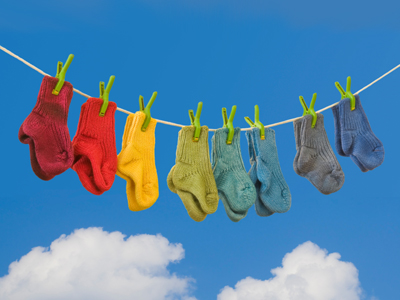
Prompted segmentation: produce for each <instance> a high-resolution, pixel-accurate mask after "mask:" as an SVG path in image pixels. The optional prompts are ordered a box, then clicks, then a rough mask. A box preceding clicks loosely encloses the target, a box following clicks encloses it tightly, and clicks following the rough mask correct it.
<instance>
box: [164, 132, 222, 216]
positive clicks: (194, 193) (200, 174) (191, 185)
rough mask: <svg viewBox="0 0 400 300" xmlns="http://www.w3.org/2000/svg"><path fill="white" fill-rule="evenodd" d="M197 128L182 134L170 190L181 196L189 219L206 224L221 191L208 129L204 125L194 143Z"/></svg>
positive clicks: (172, 171)
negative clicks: (212, 166) (217, 183)
mask: <svg viewBox="0 0 400 300" xmlns="http://www.w3.org/2000/svg"><path fill="white" fill-rule="evenodd" d="M194 134H195V127H194V126H187V127H183V128H182V129H181V130H180V131H179V137H178V146H177V149H176V160H175V162H176V164H175V166H173V167H172V169H171V171H170V172H169V174H168V178H167V183H168V187H169V189H170V190H171V191H172V192H173V193H176V194H178V195H179V197H180V198H181V200H182V202H183V205H184V206H185V208H186V210H187V212H188V214H189V216H190V217H191V218H192V219H193V220H195V221H197V222H200V221H203V220H204V219H205V218H206V216H207V214H212V213H214V212H215V211H216V210H217V208H218V201H219V198H218V190H217V185H216V183H215V179H214V175H213V172H212V168H211V163H210V155H209V147H208V127H207V126H201V131H200V136H199V140H198V141H197V142H195V141H193V136H194Z"/></svg>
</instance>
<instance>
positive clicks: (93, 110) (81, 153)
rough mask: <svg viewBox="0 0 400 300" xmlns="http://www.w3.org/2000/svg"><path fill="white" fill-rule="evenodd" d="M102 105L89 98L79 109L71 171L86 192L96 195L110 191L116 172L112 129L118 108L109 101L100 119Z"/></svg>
mask: <svg viewBox="0 0 400 300" xmlns="http://www.w3.org/2000/svg"><path fill="white" fill-rule="evenodd" d="M102 104H103V99H99V98H89V99H88V100H87V101H86V103H84V104H83V105H82V108H81V114H80V116H79V123H78V129H77V132H76V135H75V137H74V139H73V140H72V145H73V147H74V156H75V159H74V163H73V165H72V169H73V170H75V171H76V173H78V176H79V179H80V181H81V182H82V185H83V186H84V187H85V189H87V190H88V191H89V192H91V193H92V194H95V195H101V194H102V193H104V192H105V191H108V190H109V189H110V188H111V186H112V184H113V183H114V178H115V173H116V172H117V149H116V144H115V125H114V123H115V119H114V114H115V110H116V109H117V105H116V104H115V103H114V102H111V101H110V102H109V103H108V108H107V110H106V111H105V114H104V116H103V117H101V116H99V112H100V110H101V107H102Z"/></svg>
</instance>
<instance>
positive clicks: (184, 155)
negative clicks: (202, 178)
mask: <svg viewBox="0 0 400 300" xmlns="http://www.w3.org/2000/svg"><path fill="white" fill-rule="evenodd" d="M194 131H195V128H194V127H193V126H186V127H183V128H182V129H181V130H180V131H179V137H178V147H177V149H176V161H177V162H178V161H181V162H185V163H195V162H199V161H203V160H206V159H207V160H209V153H208V151H209V148H208V127H207V126H201V132H200V137H199V141H198V142H194V141H193V135H194Z"/></svg>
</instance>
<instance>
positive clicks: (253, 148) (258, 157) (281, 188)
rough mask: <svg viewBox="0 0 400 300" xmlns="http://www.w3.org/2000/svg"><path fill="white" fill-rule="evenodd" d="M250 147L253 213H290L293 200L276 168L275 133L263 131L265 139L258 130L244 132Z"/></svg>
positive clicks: (269, 130)
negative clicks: (254, 189)
mask: <svg viewBox="0 0 400 300" xmlns="http://www.w3.org/2000/svg"><path fill="white" fill-rule="evenodd" d="M246 138H247V142H248V144H249V154H250V163H251V168H250V171H249V175H250V179H251V181H252V182H253V184H254V186H255V187H256V191H257V198H256V202H255V208H256V213H257V214H258V215H259V216H262V217H267V216H270V215H272V214H273V213H284V212H287V211H288V210H289V209H290V206H291V203H292V197H291V194H290V190H289V187H288V185H287V183H286V181H285V178H284V177H283V174H282V170H281V167H280V164H279V158H278V149H277V147H276V141H275V131H274V130H273V129H271V128H265V139H264V140H262V139H261V134H260V129H259V128H252V129H251V130H249V131H247V132H246Z"/></svg>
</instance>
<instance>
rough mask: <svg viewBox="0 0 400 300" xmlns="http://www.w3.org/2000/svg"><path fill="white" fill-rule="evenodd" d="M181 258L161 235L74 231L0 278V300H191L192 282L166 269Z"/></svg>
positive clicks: (176, 246)
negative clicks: (126, 234) (127, 235)
mask: <svg viewBox="0 0 400 300" xmlns="http://www.w3.org/2000/svg"><path fill="white" fill-rule="evenodd" d="M183 257H184V249H183V248H182V245H181V244H171V243H169V241H168V240H167V239H166V238H164V237H162V236H161V235H156V236H154V235H145V234H142V235H136V236H130V237H128V238H126V236H125V235H123V234H122V233H121V232H111V233H110V232H106V231H103V230H102V229H101V228H88V229H78V230H75V231H74V232H73V233H71V234H70V235H62V236H61V237H60V238H58V239H56V240H55V241H53V242H52V243H51V245H50V247H49V248H43V247H36V248H33V249H32V250H31V251H30V252H29V253H28V254H26V255H25V256H23V257H22V258H21V259H20V260H19V261H16V262H13V263H12V264H11V265H10V266H9V274H8V275H6V276H4V277H2V278H0V299H8V300H17V299H24V300H39V299H40V300H50V299H51V300H53V299H58V300H64V299H65V300H66V299H68V300H69V299H74V300H80V299H82V300H83V299H85V300H87V299H96V300H103V299H107V300H109V299H118V300H125V299H129V300H132V299H146V300H159V299H160V300H161V299H165V300H175V299H185V300H194V299H195V298H193V297H191V296H190V294H191V282H192V279H190V278H185V277H178V276H177V275H176V274H171V273H170V272H169V271H168V269H167V266H168V265H169V264H170V263H175V262H179V261H180V260H181V259H183Z"/></svg>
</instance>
